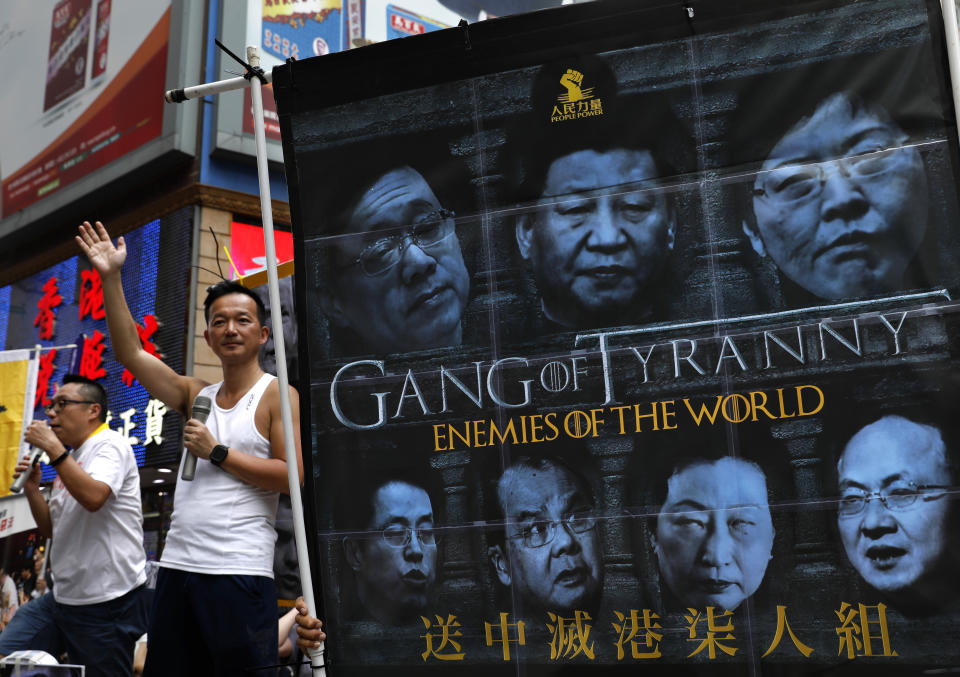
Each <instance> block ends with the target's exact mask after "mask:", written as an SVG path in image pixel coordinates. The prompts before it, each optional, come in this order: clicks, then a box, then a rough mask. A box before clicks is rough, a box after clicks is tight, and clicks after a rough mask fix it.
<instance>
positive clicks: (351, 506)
mask: <svg viewBox="0 0 960 677" xmlns="http://www.w3.org/2000/svg"><path fill="white" fill-rule="evenodd" d="M359 475H360V477H361V479H360V481H359V482H358V483H357V484H355V485H353V486H351V489H350V491H345V492H343V493H342V495H341V497H340V498H339V500H338V501H337V505H336V508H335V510H336V515H335V521H336V527H337V529H338V530H339V531H352V532H362V531H367V530H369V529H370V523H371V521H372V520H373V513H374V509H373V504H374V497H375V496H376V495H377V492H378V491H380V489H382V488H383V487H385V486H387V485H388V484H394V483H397V484H407V485H409V486H411V487H416V488H417V489H422V490H423V491H425V492H426V494H427V497H428V498H429V499H430V507H431V509H432V511H433V519H434V523H435V524H436V523H437V522H438V520H439V518H440V517H439V509H440V501H439V496H440V492H439V491H437V488H436V487H435V486H434V480H433V477H432V474H431V473H430V472H429V471H427V470H426V469H425V468H423V467H421V466H420V465H414V466H411V467H410V468H396V467H391V468H377V469H369V471H368V472H364V473H359Z"/></svg>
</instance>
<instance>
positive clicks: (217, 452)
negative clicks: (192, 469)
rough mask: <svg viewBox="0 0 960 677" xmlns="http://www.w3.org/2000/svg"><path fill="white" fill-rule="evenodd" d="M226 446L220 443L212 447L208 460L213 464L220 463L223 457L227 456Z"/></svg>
mask: <svg viewBox="0 0 960 677" xmlns="http://www.w3.org/2000/svg"><path fill="white" fill-rule="evenodd" d="M227 451H228V449H227V447H225V446H224V445H222V444H218V445H217V446H215V447H214V448H213V451H211V452H210V462H211V463H213V464H214V465H220V464H221V463H223V461H224V459H226V458H227Z"/></svg>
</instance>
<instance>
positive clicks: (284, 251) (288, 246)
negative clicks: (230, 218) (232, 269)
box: [230, 221, 293, 275]
mask: <svg viewBox="0 0 960 677" xmlns="http://www.w3.org/2000/svg"><path fill="white" fill-rule="evenodd" d="M273 246H274V248H275V249H276V250H277V264H278V265H279V264H281V263H283V262H285V261H292V260H293V234H291V233H288V232H285V231H282V230H275V231H273ZM230 257H231V258H232V259H233V263H234V265H235V266H236V267H237V271H238V272H239V273H240V275H250V274H251V273H255V272H257V271H259V270H263V269H265V268H266V267H267V255H266V254H265V253H264V246H263V228H261V227H260V226H251V225H250V224H249V223H239V222H237V221H234V222H233V223H231V224H230Z"/></svg>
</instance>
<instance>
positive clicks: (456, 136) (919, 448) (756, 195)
mask: <svg viewBox="0 0 960 677" xmlns="http://www.w3.org/2000/svg"><path fill="white" fill-rule="evenodd" d="M274 75H275V89H276V96H277V101H278V109H279V112H280V121H281V126H282V130H283V138H284V151H285V157H286V162H287V166H286V169H287V178H288V182H289V184H290V192H291V200H292V208H293V219H294V227H295V233H294V234H295V241H296V248H297V264H296V265H297V276H296V293H297V308H298V310H299V311H300V312H299V344H300V351H299V364H300V372H299V382H300V383H301V384H302V388H301V391H302V398H303V402H304V405H303V407H302V412H303V425H304V430H309V431H310V435H309V437H308V439H309V442H310V444H309V449H310V450H311V453H310V459H309V462H308V467H309V469H310V473H309V475H308V479H307V487H306V496H307V500H306V503H307V512H308V519H309V520H310V522H311V523H310V525H309V531H310V537H311V548H312V552H313V553H314V554H315V557H314V565H315V574H316V576H317V578H316V581H318V588H319V589H318V590H317V597H318V600H322V604H323V610H322V612H323V616H324V618H325V619H326V623H327V627H328V632H329V642H328V648H329V669H330V674H332V675H334V677H336V676H337V675H343V674H375V673H379V672H383V673H390V674H408V673H411V672H413V673H420V672H424V671H427V672H432V671H447V672H450V673H451V674H465V673H468V672H475V673H476V674H490V673H492V672H497V673H498V674H499V672H500V671H503V672H505V673H509V674H554V673H559V672H564V673H570V674H581V673H583V672H585V671H586V672H589V671H601V672H603V671H613V670H617V669H623V670H631V671H634V670H637V669H638V668H639V669H646V670H650V669H653V670H655V671H661V672H663V673H667V674H688V673H689V674H700V673H703V674H751V675H759V674H790V675H827V674H871V675H873V674H887V673H891V674H921V672H922V671H923V670H925V669H941V668H945V667H947V666H951V665H955V664H958V663H960V648H958V647H960V645H958V643H957V642H956V637H957V633H958V631H960V589H958V588H960V578H958V577H957V574H956V572H957V565H958V564H960V559H958V557H960V552H958V546H960V539H958V537H957V533H958V532H957V524H956V523H955V519H956V517H957V515H956V512H957V508H958V506H960V502H958V501H957V500H956V498H957V494H956V486H957V484H958V477H957V473H958V472H960V466H958V463H957V461H958V454H960V446H958V445H960V442H958V440H957V439H956V438H957V433H958V432H960V431H958V425H957V419H958V416H957V405H956V402H957V401H958V400H957V389H956V386H957V383H956V378H955V369H956V361H957V350H958V347H960V326H958V322H957V319H958V318H957V315H956V313H955V311H956V309H957V307H956V306H955V305H954V303H953V302H952V300H951V299H952V297H953V296H954V295H955V293H956V292H957V291H958V290H960V268H958V259H960V241H958V236H960V229H958V227H957V223H958V209H960V204H958V200H957V185H958V184H957V179H958V174H957V168H958V164H957V160H958V157H957V153H956V147H957V143H956V141H957V139H956V131H955V119H954V111H953V106H952V103H951V99H950V89H949V78H948V75H947V71H946V62H945V57H944V39H943V29H942V18H941V16H940V8H939V4H938V3H937V2H936V1H935V0H927V1H926V2H924V1H923V0H858V1H853V0H831V1H830V2H791V3H786V2H781V3H774V2H722V3H720V2H710V3H706V2H705V3H697V2H691V3H684V4H680V3H669V4H668V5H666V4H664V5H662V6H661V5H657V4H655V3H640V2H632V1H631V2H611V3H605V2H598V3H591V4H589V5H577V6H571V7H564V8H560V9H556V10H549V11H545V12H539V13H535V14H531V15H525V16H519V17H513V18H509V19H504V20H495V21H488V22H483V23H481V24H478V25H471V26H468V27H462V28H458V29H451V30H448V31H441V32H438V33H434V34H430V35H424V36H420V37H417V38H412V39H408V40H403V41H396V42H395V43H394V44H382V45H374V46H371V47H365V48H363V49H360V50H355V51H353V52H350V53H344V54H336V55H331V56H327V57H322V58H320V59H310V60H307V61H303V62H294V63H290V64H287V65H285V66H283V67H280V68H278V69H277V70H276V71H275V74H274ZM931 674H932V673H931Z"/></svg>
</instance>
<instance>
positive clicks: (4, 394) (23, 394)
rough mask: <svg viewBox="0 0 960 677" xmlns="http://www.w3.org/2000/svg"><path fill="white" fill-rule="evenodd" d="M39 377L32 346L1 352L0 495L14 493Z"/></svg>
mask: <svg viewBox="0 0 960 677" xmlns="http://www.w3.org/2000/svg"><path fill="white" fill-rule="evenodd" d="M31 377H32V378H31ZM36 380H37V369H36V360H35V359H33V360H31V359H30V351H29V350H7V351H4V352H0V496H8V495H9V494H10V482H11V481H12V479H13V469H14V468H15V467H16V465H17V459H18V458H19V457H20V455H21V446H23V447H24V450H25V447H26V445H25V443H24V442H23V433H24V432H25V431H26V428H27V425H29V423H30V419H32V418H33V415H32V414H33V397H34V393H35V391H36Z"/></svg>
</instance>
